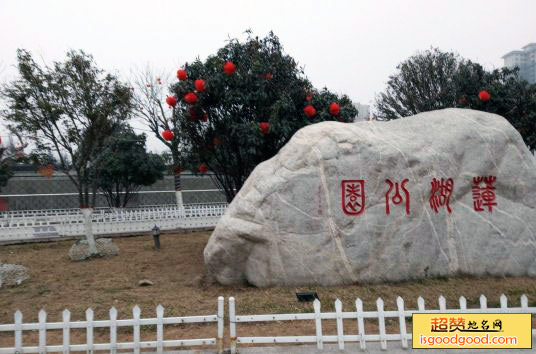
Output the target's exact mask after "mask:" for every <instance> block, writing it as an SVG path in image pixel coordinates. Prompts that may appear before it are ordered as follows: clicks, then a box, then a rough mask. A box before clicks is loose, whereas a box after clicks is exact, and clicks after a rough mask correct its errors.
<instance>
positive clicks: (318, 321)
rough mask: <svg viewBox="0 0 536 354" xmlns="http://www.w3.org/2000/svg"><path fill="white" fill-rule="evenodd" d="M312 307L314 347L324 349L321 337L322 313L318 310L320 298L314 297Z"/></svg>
mask: <svg viewBox="0 0 536 354" xmlns="http://www.w3.org/2000/svg"><path fill="white" fill-rule="evenodd" d="M313 308H314V310H315V330H316V347H317V348H318V349H319V350H322V349H324V341H323V338H322V313H321V312H320V300H318V299H315V301H314V302H313Z"/></svg>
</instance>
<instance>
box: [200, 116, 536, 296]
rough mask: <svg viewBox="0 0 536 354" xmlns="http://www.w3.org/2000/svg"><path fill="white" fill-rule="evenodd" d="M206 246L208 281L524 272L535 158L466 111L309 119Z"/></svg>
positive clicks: (532, 265)
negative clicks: (358, 119)
mask: <svg viewBox="0 0 536 354" xmlns="http://www.w3.org/2000/svg"><path fill="white" fill-rule="evenodd" d="M406 179H407V181H405V182H404V180H406ZM434 179H435V180H434ZM387 180H389V182H388V181H387ZM390 187H391V190H389V189H390ZM406 192H407V193H406ZM406 201H409V202H408V203H406ZM204 256H205V263H206V265H207V268H208V272H209V274H210V275H212V276H213V277H215V279H216V280H217V281H218V282H220V283H222V284H236V283H250V284H253V285H256V286H260V287H265V286H275V285H278V286H289V285H313V284H315V285H336V284H348V283H354V282H383V281H402V280H408V279H420V278H424V277H436V276H449V275H454V274H473V275H496V276H505V275H514V276H521V275H530V276H534V275H536V159H535V158H534V157H533V155H532V154H531V153H530V151H529V150H528V149H527V147H526V145H525V144H524V143H523V140H522V138H521V136H520V135H519V133H518V132H517V131H516V130H515V129H514V128H513V127H512V126H511V125H510V124H509V123H508V122H507V121H506V120H505V119H504V118H502V117H500V116H498V115H495V114H489V113H485V112H480V111H473V110H468V109H444V110H439V111H433V112H427V113H421V114H418V115H416V116H413V117H408V118H403V119H398V120H394V121H389V122H360V123H353V124H344V123H337V122H323V123H319V124H314V125H310V126H307V127H305V128H303V129H301V130H299V131H298V132H297V133H296V134H295V135H294V136H293V137H292V139H291V140H290V142H289V143H288V144H287V145H286V146H285V147H283V148H282V149H281V150H280V151H279V153H278V154H277V155H276V156H274V157H273V158H271V159H270V160H268V161H265V162H263V163H261V164H260V165H258V166H257V167H256V168H255V170H254V171H253V173H252V174H251V176H250V177H249V178H248V180H247V181H246V183H245V184H244V186H243V187H242V189H241V190H240V192H239V193H238V194H237V196H236V197H235V199H234V200H233V202H232V203H231V204H230V205H229V208H228V210H227V212H226V213H225V215H224V216H223V217H222V218H221V220H220V222H219V223H218V225H217V227H216V229H215V230H214V232H213V234H212V236H211V238H210V240H209V242H208V244H207V246H206V248H205V251H204Z"/></svg>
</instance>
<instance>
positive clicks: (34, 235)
mask: <svg viewBox="0 0 536 354" xmlns="http://www.w3.org/2000/svg"><path fill="white" fill-rule="evenodd" d="M226 209H227V204H226V203H213V204H193V205H186V206H184V207H178V206H176V205H171V206H170V205H164V206H151V207H142V208H131V209H130V208H129V209H107V208H103V209H97V210H95V211H94V212H93V215H92V229H93V233H94V234H95V235H112V234H123V233H133V232H149V231H150V230H151V229H152V228H153V227H154V226H155V225H156V226H158V227H159V228H160V229H161V230H176V229H195V228H207V227H214V226H216V224H217V222H218V220H219V218H220V217H221V216H222V215H223V214H224V213H225V210H226ZM82 235H84V217H83V215H82V213H81V212H80V209H77V210H73V209H61V210H50V211H35V210H32V211H29V212H27V213H21V212H17V213H13V214H9V213H7V214H4V213H3V214H0V242H4V243H5V242H12V241H28V240H32V239H39V240H41V239H54V238H57V237H74V236H82Z"/></svg>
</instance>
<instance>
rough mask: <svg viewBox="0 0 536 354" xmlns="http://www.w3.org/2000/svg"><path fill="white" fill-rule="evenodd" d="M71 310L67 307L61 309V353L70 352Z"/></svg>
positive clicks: (66, 353)
mask: <svg viewBox="0 0 536 354" xmlns="http://www.w3.org/2000/svg"><path fill="white" fill-rule="evenodd" d="M70 322H71V312H70V311H69V310H67V309H65V310H63V354H68V353H70V351H71V349H70V344H71V333H70V330H71V324H70Z"/></svg>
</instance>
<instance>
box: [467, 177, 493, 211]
mask: <svg viewBox="0 0 536 354" xmlns="http://www.w3.org/2000/svg"><path fill="white" fill-rule="evenodd" d="M496 180H497V177H495V176H488V177H482V176H479V177H473V187H472V191H473V208H474V209H475V210H476V211H484V208H483V207H488V211H489V212H490V213H491V211H492V209H493V207H494V206H496V205H497V202H495V187H494V186H493V183H494V182H495V181H496ZM482 182H484V186H482V187H481V186H480V185H481V183H482Z"/></svg>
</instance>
